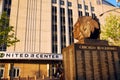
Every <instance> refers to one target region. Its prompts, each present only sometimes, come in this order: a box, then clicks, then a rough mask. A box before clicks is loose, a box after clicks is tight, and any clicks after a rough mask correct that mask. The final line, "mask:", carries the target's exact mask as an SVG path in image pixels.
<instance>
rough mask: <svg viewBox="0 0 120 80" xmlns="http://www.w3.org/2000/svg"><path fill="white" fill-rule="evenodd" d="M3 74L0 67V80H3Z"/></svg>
mask: <svg viewBox="0 0 120 80" xmlns="http://www.w3.org/2000/svg"><path fill="white" fill-rule="evenodd" d="M3 74H4V68H1V67H0V78H3Z"/></svg>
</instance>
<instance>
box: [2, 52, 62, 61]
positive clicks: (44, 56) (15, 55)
mask: <svg viewBox="0 0 120 80" xmlns="http://www.w3.org/2000/svg"><path fill="white" fill-rule="evenodd" d="M1 59H34V60H62V54H55V53H54V54H52V53H26V52H25V53H21V52H0V60H1Z"/></svg>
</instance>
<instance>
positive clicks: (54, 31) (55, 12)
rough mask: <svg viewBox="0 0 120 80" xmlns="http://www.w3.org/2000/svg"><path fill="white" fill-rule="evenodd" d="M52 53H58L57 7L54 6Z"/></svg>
mask: <svg viewBox="0 0 120 80" xmlns="http://www.w3.org/2000/svg"><path fill="white" fill-rule="evenodd" d="M52 52H53V53H57V7H55V6H52Z"/></svg>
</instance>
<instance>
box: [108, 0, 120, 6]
mask: <svg viewBox="0 0 120 80" xmlns="http://www.w3.org/2000/svg"><path fill="white" fill-rule="evenodd" d="M106 1H108V2H110V3H111V4H113V5H115V6H117V4H118V3H116V0H106ZM119 5H120V2H119Z"/></svg>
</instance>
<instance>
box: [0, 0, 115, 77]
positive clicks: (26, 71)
mask: <svg viewBox="0 0 120 80" xmlns="http://www.w3.org/2000/svg"><path fill="white" fill-rule="evenodd" d="M0 6H1V7H0V8H1V12H2V11H7V12H8V15H9V16H10V25H12V26H14V30H15V36H16V37H17V38H18V39H19V40H20V42H18V43H16V44H15V45H14V46H11V47H9V48H7V49H5V51H7V52H20V53H26V52H27V53H54V54H56V53H57V54H61V51H62V49H63V48H64V47H66V46H69V45H71V44H72V43H73V42H76V41H75V40H74V39H73V33H72V30H73V25H74V24H75V22H76V21H77V19H78V17H79V16H92V17H95V16H97V17H98V18H100V21H101V23H104V20H103V19H104V17H105V16H103V17H99V15H100V14H101V13H102V12H104V11H107V10H109V9H113V8H115V6H113V5H112V4H110V3H108V2H106V1H101V0H91V1H90V0H0ZM113 13H114V12H113ZM2 50H3V48H2ZM0 64H1V66H0V69H2V70H3V76H2V77H3V78H8V77H9V70H10V64H8V63H4V64H2V63H0ZM14 68H15V69H16V71H18V73H19V74H17V72H16V74H15V77H19V76H21V77H26V76H38V75H40V76H42V75H45V76H46V77H48V76H50V75H51V74H50V72H51V70H50V69H51V65H49V64H40V63H39V64H33V63H31V64H29V63H14ZM53 73H54V72H53Z"/></svg>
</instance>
